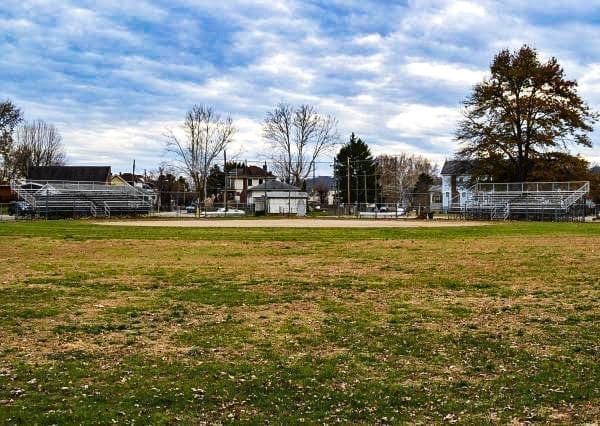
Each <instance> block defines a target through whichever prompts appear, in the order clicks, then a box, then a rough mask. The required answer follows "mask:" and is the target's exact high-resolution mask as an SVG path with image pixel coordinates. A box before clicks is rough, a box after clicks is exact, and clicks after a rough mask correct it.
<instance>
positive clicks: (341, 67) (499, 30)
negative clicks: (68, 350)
mask: <svg viewBox="0 0 600 426" xmlns="http://www.w3.org/2000/svg"><path fill="white" fill-rule="evenodd" d="M0 28H2V30H1V31H0V47H1V52H2V53H1V54H0V99H2V100H4V99H7V98H8V99H10V100H12V101H13V102H14V103H16V104H17V105H18V106H19V107H20V108H21V109H22V110H23V112H24V115H25V118H26V119H27V120H32V119H43V120H46V121H48V122H51V123H53V124H54V125H55V126H56V127H57V128H58V129H59V131H60V132H61V134H62V136H63V142H64V145H65V147H66V151H67V157H68V163H69V164H77V165H84V164H89V165H111V166H112V167H113V171H129V170H131V163H132V161H133V159H135V160H136V165H137V170H142V169H147V170H153V169H156V168H157V167H158V165H159V163H161V162H162V161H165V160H169V156H168V154H167V153H166V151H165V140H166V138H165V136H164V135H165V133H166V132H167V131H168V130H174V131H177V129H179V128H180V126H181V123H182V122H183V118H184V115H185V113H186V111H188V110H189V109H190V108H191V107H192V106H193V105H194V104H203V105H210V106H212V107H213V108H214V109H215V110H216V111H217V112H219V113H221V114H222V115H223V116H226V115H231V117H232V118H233V120H234V123H235V125H236V127H237V128H238V132H237V134H236V139H235V141H234V143H233V146H232V147H231V148H230V151H231V152H232V153H235V156H236V158H237V159H238V160H241V161H243V160H244V159H246V160H248V161H249V162H253V161H259V160H262V159H264V158H265V157H266V156H268V154H269V149H268V146H267V144H266V143H265V141H264V140H263V139H262V131H261V123H262V121H263V120H264V118H265V115H266V113H267V112H268V111H270V110H272V109H273V108H274V107H275V105H276V104H278V103H280V102H286V103H290V104H294V105H298V104H304V103H307V104H311V105H314V106H315V107H316V109H317V110H318V111H319V112H320V113H323V114H331V115H333V116H335V117H336V118H337V119H338V120H339V127H338V130H339V134H340V137H341V141H342V142H345V141H346V140H347V139H348V138H349V135H350V133H351V132H354V133H356V134H357V135H358V136H359V137H361V138H362V139H363V141H365V142H366V143H367V144H368V145H369V146H370V148H371V150H372V152H373V153H374V154H375V155H377V154H390V155H394V154H400V153H402V152H409V153H415V154H421V155H425V156H427V157H428V158H430V159H431V160H433V161H434V162H436V163H437V164H439V165H441V164H442V163H443V161H444V159H446V158H450V157H452V154H453V152H454V151H455V150H456V149H457V147H458V144H457V142H456V141H455V140H454V139H453V134H454V131H455V129H456V123H457V120H458V119H459V118H460V117H461V105H462V102H463V101H464V100H465V98H466V97H467V96H468V95H469V93H470V91H471V88H472V87H473V85H474V84H476V83H478V82H480V81H481V80H482V79H483V78H484V77H485V76H486V73H487V71H488V70H489V65H490V62H491V60H492V59H493V56H494V55H495V54H496V53H498V51H500V50H501V49H504V48H509V49H517V48H518V47H520V46H521V45H523V44H528V45H530V46H533V47H535V48H536V49H537V50H538V51H539V53H540V55H541V56H542V58H548V57H550V56H555V57H556V58H557V59H558V60H559V62H560V64H561V65H562V66H563V67H564V69H565V72H566V76H567V77H568V78H574V79H576V80H577V81H578V83H579V93H580V94H581V96H582V97H583V98H584V99H585V100H586V101H587V102H588V103H589V105H590V106H591V107H592V108H594V109H596V110H600V37H598V34H600V0H589V1H569V2H567V1H555V0H546V1H544V2H537V1H535V2H527V1H522V0H507V1H502V2H498V1H486V0H481V1H463V0H460V1H435V0H414V1H412V0H409V1H375V0H329V1H317V0H303V1H296V0H288V1H284V0H260V1H258V0H257V1H251V0H222V1H217V0H207V1H205V0H160V1H159V0H156V1H151V0H136V1H128V0H79V1H75V0H58V1H57V0H53V1H48V0H2V1H1V2H0ZM598 126H600V125H597V126H596V132H594V133H593V134H592V139H593V141H594V148H591V149H588V148H572V150H571V152H572V153H579V154H581V155H583V156H584V157H586V158H587V159H588V160H590V161H591V162H592V163H600V128H598ZM323 161H324V162H327V161H329V158H323ZM327 171H328V170H327V168H326V164H325V163H324V164H323V165H322V166H321V168H320V169H319V173H320V174H327Z"/></svg>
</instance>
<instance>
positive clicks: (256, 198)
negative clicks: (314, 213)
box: [248, 180, 308, 215]
mask: <svg viewBox="0 0 600 426" xmlns="http://www.w3.org/2000/svg"><path fill="white" fill-rule="evenodd" d="M265 199H266V204H267V212H268V213H269V214H300V215H304V214H306V202H307V201H308V194H307V193H306V192H303V191H300V188H298V187H295V186H292V185H288V184H287V183H285V182H280V181H276V180H269V181H266V182H265V183H263V184H261V185H257V186H253V187H252V188H249V189H248V203H250V204H254V210H255V211H257V212H264V211H265Z"/></svg>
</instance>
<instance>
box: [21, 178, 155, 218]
mask: <svg viewBox="0 0 600 426" xmlns="http://www.w3.org/2000/svg"><path fill="white" fill-rule="evenodd" d="M11 187H12V190H13V191H14V192H15V193H16V194H17V196H18V197H19V199H20V200H21V201H23V202H25V203H27V205H28V206H29V209H28V211H29V212H30V213H31V215H33V216H37V217H86V216H93V217H110V216H129V215H141V214H148V213H149V212H150V211H151V209H152V200H151V196H150V195H149V194H148V193H147V192H145V191H144V190H142V189H140V188H136V187H133V186H131V185H110V184H106V183H104V182H77V181H41V180H26V181H22V182H20V183H13V184H11Z"/></svg>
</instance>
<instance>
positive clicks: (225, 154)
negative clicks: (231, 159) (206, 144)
mask: <svg viewBox="0 0 600 426" xmlns="http://www.w3.org/2000/svg"><path fill="white" fill-rule="evenodd" d="M226 167H227V150H225V149H224V150H223V172H224V173H225V190H224V191H223V202H224V203H225V214H226V215H227V169H226Z"/></svg>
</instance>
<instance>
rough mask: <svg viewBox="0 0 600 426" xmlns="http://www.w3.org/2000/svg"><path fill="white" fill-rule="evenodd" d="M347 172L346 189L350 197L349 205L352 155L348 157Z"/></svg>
mask: <svg viewBox="0 0 600 426" xmlns="http://www.w3.org/2000/svg"><path fill="white" fill-rule="evenodd" d="M346 174H347V175H348V176H347V180H348V182H347V184H348V185H347V186H346V190H347V198H348V200H347V201H348V205H350V157H348V158H346Z"/></svg>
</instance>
